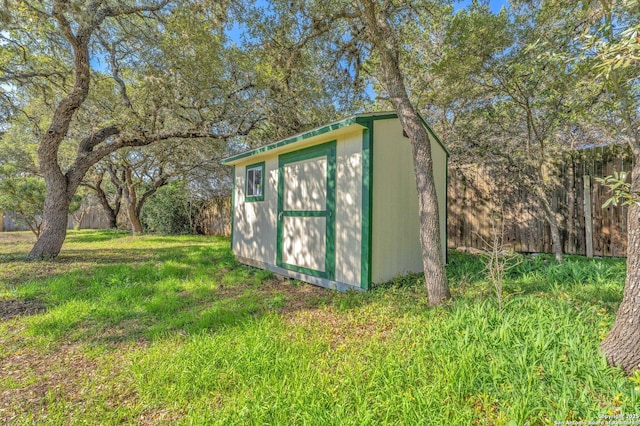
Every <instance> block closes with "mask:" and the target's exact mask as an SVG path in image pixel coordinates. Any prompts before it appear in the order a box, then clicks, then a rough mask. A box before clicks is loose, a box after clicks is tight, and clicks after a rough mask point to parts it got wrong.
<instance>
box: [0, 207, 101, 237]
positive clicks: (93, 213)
mask: <svg viewBox="0 0 640 426" xmlns="http://www.w3.org/2000/svg"><path fill="white" fill-rule="evenodd" d="M77 224H78V223H77V218H76V217H74V216H73V215H69V217H68V219H67V229H73V228H75V227H77ZM108 227H109V220H108V219H107V217H106V216H105V214H104V212H103V211H102V208H101V207H100V206H91V207H90V208H88V209H87V210H86V211H85V212H84V214H83V215H82V217H81V221H80V227H79V229H106V228H108ZM28 230H29V227H28V226H27V225H26V224H25V223H24V222H23V221H21V220H20V219H19V218H18V217H17V216H16V215H15V214H12V213H4V214H3V213H1V212H0V231H2V232H11V231H28Z"/></svg>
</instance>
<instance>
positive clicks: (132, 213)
mask: <svg viewBox="0 0 640 426" xmlns="http://www.w3.org/2000/svg"><path fill="white" fill-rule="evenodd" d="M127 213H129V221H130V222H131V232H133V234H134V235H141V234H142V233H143V232H144V230H143V228H142V221H141V220H140V216H138V213H137V212H136V209H135V207H134V205H133V204H131V202H128V203H127Z"/></svg>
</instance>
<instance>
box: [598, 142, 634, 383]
mask: <svg viewBox="0 0 640 426" xmlns="http://www.w3.org/2000/svg"><path fill="white" fill-rule="evenodd" d="M631 192H632V194H638V193H640V155H638V153H637V152H636V153H635V155H634V158H633V172H632V174H631ZM627 226H628V228H627V229H628V231H627V235H628V242H627V279H626V282H625V286H624V295H623V297H622V303H621V304H620V307H619V308H618V313H617V315H616V321H615V323H614V324H613V328H612V329H611V332H610V333H609V334H608V335H607V337H606V338H605V339H604V341H603V342H602V344H601V345H600V348H601V349H602V350H603V352H604V354H605V356H606V357H607V361H608V362H609V364H610V365H613V366H617V367H621V368H622V369H623V370H624V372H625V373H627V374H631V372H633V370H636V369H638V368H639V367H640V205H639V204H638V203H634V204H633V205H631V206H630V207H629V211H628V213H627Z"/></svg>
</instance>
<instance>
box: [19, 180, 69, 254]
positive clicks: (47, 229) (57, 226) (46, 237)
mask: <svg viewBox="0 0 640 426" xmlns="http://www.w3.org/2000/svg"><path fill="white" fill-rule="evenodd" d="M52 181H53V182H52ZM66 189H67V184H66V180H65V179H64V175H62V173H60V174H59V176H58V177H57V178H54V177H50V178H49V179H48V180H47V192H46V198H45V203H44V212H43V215H42V228H41V231H40V236H39V237H38V240H37V241H36V243H35V245H34V246H33V248H32V249H31V252H30V253H29V257H30V258H32V259H46V258H53V257H56V256H57V255H58V254H59V253H60V250H61V249H62V244H63V243H64V239H65V237H66V236H67V220H68V217H69V204H70V202H71V201H70V197H68V196H67V191H66Z"/></svg>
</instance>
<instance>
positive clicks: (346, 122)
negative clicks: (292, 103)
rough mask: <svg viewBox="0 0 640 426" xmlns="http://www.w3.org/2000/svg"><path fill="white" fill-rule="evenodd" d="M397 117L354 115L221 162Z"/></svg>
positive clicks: (382, 114)
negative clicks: (352, 126)
mask: <svg viewBox="0 0 640 426" xmlns="http://www.w3.org/2000/svg"><path fill="white" fill-rule="evenodd" d="M418 116H419V117H420V120H421V121H422V124H424V126H425V127H426V128H427V130H428V131H429V133H430V134H431V135H432V136H433V137H434V138H435V140H436V142H438V144H439V145H440V146H441V147H442V149H444V151H445V153H446V154H447V156H449V151H448V150H447V148H446V147H445V146H444V144H443V143H442V141H441V140H440V138H439V137H438V136H437V135H436V134H435V132H434V131H433V130H432V129H431V127H430V126H429V124H427V122H426V121H425V120H424V118H422V116H421V115H420V114H418ZM397 117H398V114H397V113H395V112H393V111H381V112H368V113H360V114H354V115H351V116H349V117H347V118H343V119H342V120H338V121H334V122H332V123H329V124H326V125H324V126H321V127H316V128H314V129H311V130H308V131H306V132H302V133H299V134H297V135H294V136H290V137H288V138H285V139H281V140H279V141H276V142H272V143H270V144H267V145H263V146H261V147H258V148H254V149H251V150H249V151H245V152H241V153H239V154H236V155H232V156H230V157H227V158H224V159H223V160H222V161H221V163H222V164H225V165H231V164H232V163H234V162H236V161H238V160H241V159H243V158H248V157H252V156H254V155H257V154H262V153H264V152H268V151H271V150H273V149H276V148H280V147H283V146H286V145H289V144H292V143H295V142H299V141H303V140H305V139H309V138H312V137H314V136H318V135H322V134H325V133H329V132H332V131H334V130H338V129H341V128H343V127H347V126H351V125H352V124H359V125H363V121H365V120H366V119H372V120H376V119H378V120H384V119H390V118H397Z"/></svg>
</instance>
